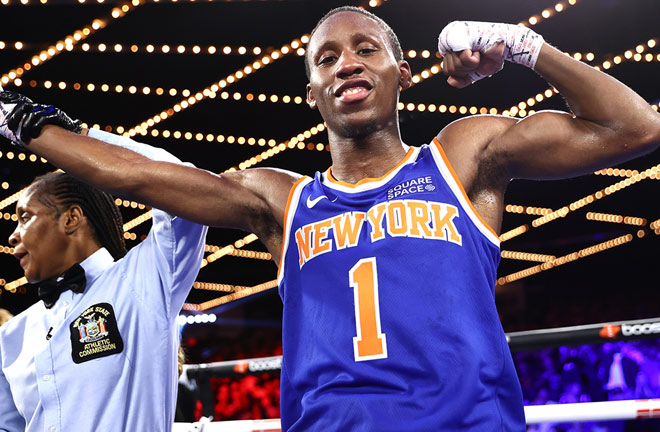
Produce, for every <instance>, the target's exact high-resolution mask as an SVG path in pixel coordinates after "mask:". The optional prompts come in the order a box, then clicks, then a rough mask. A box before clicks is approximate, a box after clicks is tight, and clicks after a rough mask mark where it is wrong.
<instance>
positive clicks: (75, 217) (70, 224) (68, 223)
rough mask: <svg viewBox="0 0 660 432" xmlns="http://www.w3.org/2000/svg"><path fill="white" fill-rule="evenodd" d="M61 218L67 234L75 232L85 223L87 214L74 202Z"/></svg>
mask: <svg viewBox="0 0 660 432" xmlns="http://www.w3.org/2000/svg"><path fill="white" fill-rule="evenodd" d="M61 220H62V223H63V224H64V232H65V233H67V234H74V233H75V232H76V231H78V230H79V229H80V227H82V226H83V225H84V223H85V214H84V213H83V211H82V208H80V206H79V205H77V204H74V205H72V206H71V207H69V208H68V210H67V211H65V212H64V213H63V214H62V216H61Z"/></svg>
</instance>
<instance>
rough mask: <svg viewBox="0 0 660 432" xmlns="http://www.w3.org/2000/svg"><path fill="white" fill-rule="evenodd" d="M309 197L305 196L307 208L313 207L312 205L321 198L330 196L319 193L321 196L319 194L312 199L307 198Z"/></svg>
mask: <svg viewBox="0 0 660 432" xmlns="http://www.w3.org/2000/svg"><path fill="white" fill-rule="evenodd" d="M309 198H310V197H307V208H312V207H314V206H315V205H316V204H317V203H318V202H319V201H321V200H322V199H323V198H325V199H327V200H329V199H330V198H328V197H327V196H325V195H321V196H319V197H316V198H314V199H313V200H312V199H309Z"/></svg>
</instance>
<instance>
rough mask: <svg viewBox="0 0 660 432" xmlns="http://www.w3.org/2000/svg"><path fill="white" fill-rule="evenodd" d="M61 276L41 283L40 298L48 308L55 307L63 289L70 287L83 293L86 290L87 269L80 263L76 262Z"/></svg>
mask: <svg viewBox="0 0 660 432" xmlns="http://www.w3.org/2000/svg"><path fill="white" fill-rule="evenodd" d="M58 279H60V278H59V277H54V278H52V279H48V280H45V281H43V282H41V284H39V298H40V299H41V300H43V301H44V305H46V309H50V308H52V307H53V305H54V304H55V302H56V301H57V299H58V298H60V294H61V293H62V291H66V290H68V289H70V290H71V291H73V292H76V293H81V292H83V291H85V284H86V283H87V280H86V279H85V270H83V268H82V267H81V266H80V264H75V265H74V266H73V267H71V268H70V269H69V270H67V271H65V272H64V275H63V276H62V278H61V279H60V280H58Z"/></svg>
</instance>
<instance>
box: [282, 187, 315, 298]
mask: <svg viewBox="0 0 660 432" xmlns="http://www.w3.org/2000/svg"><path fill="white" fill-rule="evenodd" d="M312 180H313V179H312V178H311V177H307V176H304V177H301V178H299V179H298V180H297V181H296V182H295V183H294V184H293V186H291V190H290V191H289V198H288V199H287V201H286V208H285V209H284V223H283V224H282V229H283V231H284V232H283V233H282V253H281V254H280V263H279V267H278V269H277V284H278V285H279V284H280V283H281V282H282V279H283V278H284V262H285V255H286V251H287V250H288V249H289V239H290V237H291V235H290V232H291V225H292V224H293V217H294V215H295V214H296V209H297V208H298V202H299V201H300V195H301V194H302V190H303V188H304V187H305V186H306V185H307V184H308V183H309V182H311V181H312Z"/></svg>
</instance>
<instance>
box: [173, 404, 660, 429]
mask: <svg viewBox="0 0 660 432" xmlns="http://www.w3.org/2000/svg"><path fill="white" fill-rule="evenodd" d="M649 418H660V399H646V400H625V401H608V402H584V403H571V404H555V405H531V406H526V407H525V420H526V421H527V424H528V425H531V424H537V423H565V422H586V421H595V420H599V421H609V420H635V419H649ZM194 431H199V432H256V431H260V432H279V431H281V425H280V419H267V420H234V421H222V422H215V423H212V422H210V421H208V419H204V420H202V421H200V422H197V423H174V429H173V432H194Z"/></svg>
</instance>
